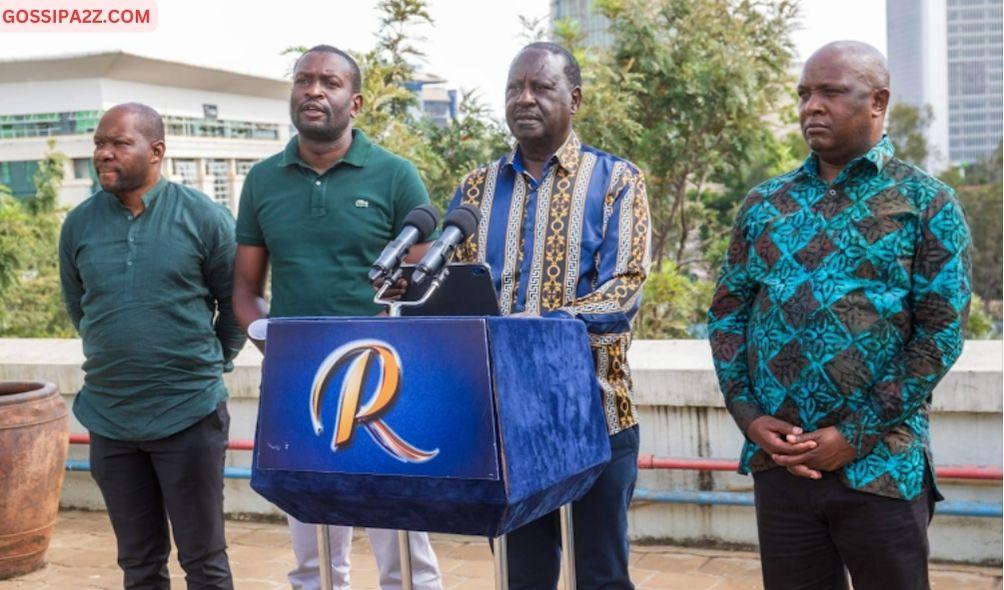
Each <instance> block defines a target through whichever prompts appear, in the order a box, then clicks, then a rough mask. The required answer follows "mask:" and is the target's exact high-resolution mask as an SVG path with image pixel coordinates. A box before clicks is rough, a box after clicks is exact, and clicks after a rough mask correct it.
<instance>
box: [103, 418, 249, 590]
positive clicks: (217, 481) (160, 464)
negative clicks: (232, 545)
mask: <svg viewBox="0 0 1004 590" xmlns="http://www.w3.org/2000/svg"><path fill="white" fill-rule="evenodd" d="M229 429H230V415H229V413H228V412H227V406H226V403H224V402H221V403H220V405H219V406H217V408H216V410H214V411H213V413H211V414H209V415H208V416H206V417H205V418H203V419H202V420H200V421H199V422H197V423H195V424H194V425H192V426H190V427H189V428H186V429H185V430H182V431H181V432H178V433H177V434H173V435H171V436H168V437H166V438H161V439H157V440H151V441H134V442H130V441H120V440H113V439H110V438H105V437H103V436H101V435H99V434H96V433H93V432H92V433H91V475H92V476H93V477H94V481H96V482H97V484H98V487H99V488H101V495H102V496H104V499H105V506H106V507H107V509H108V517H109V518H110V519H111V522H112V529H113V530H114V531H115V539H116V542H117V543H118V564H119V567H121V568H122V571H123V573H124V576H123V587H124V588H126V589H128V590H134V589H135V590H167V589H169V588H170V587H171V581H170V578H169V577H168V573H167V558H168V556H169V555H170V554H171V542H170V538H169V537H168V528H167V526H168V520H170V523H171V529H172V530H173V532H174V542H175V545H177V547H178V561H179V562H180V563H181V567H182V569H184V570H185V580H186V582H187V583H188V588H189V590H195V589H199V590H201V589H214V590H216V589H225V590H232V589H233V581H232V580H231V577H230V563H229V561H228V560H227V554H226V548H227V543H226V538H225V536H224V533H223V462H224V458H225V452H226V444H227V433H228V431H229Z"/></svg>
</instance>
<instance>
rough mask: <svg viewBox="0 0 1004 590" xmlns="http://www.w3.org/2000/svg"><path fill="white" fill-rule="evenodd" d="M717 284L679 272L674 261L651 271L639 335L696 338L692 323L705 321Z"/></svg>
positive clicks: (637, 327) (636, 328)
mask: <svg viewBox="0 0 1004 590" xmlns="http://www.w3.org/2000/svg"><path fill="white" fill-rule="evenodd" d="M713 290H714V284H713V283H712V282H711V281H708V280H703V279H696V278H693V277H690V276H687V275H685V274H683V273H681V272H680V270H679V269H678V268H677V267H676V264H674V263H673V262H672V261H667V262H666V263H665V264H663V265H662V268H661V269H659V270H657V271H653V272H652V273H650V274H649V276H648V280H647V281H646V282H645V293H644V299H643V303H642V307H641V309H640V310H639V311H638V316H637V318H636V319H635V324H634V335H635V337H636V338H648V339H658V338H693V337H694V336H695V334H694V333H693V331H692V330H693V326H695V325H699V324H701V323H703V322H704V320H705V314H706V313H707V311H708V303H709V302H710V301H711V294H712V291H713Z"/></svg>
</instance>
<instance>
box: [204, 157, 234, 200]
mask: <svg viewBox="0 0 1004 590" xmlns="http://www.w3.org/2000/svg"><path fill="white" fill-rule="evenodd" d="M228 169H229V166H228V164H227V161H226V160H206V174H207V175H210V176H212V177H213V194H212V197H213V200H214V201H216V202H217V203H222V204H223V205H225V206H227V207H230V174H229V170H228Z"/></svg>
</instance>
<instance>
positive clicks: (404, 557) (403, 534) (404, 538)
mask: <svg viewBox="0 0 1004 590" xmlns="http://www.w3.org/2000/svg"><path fill="white" fill-rule="evenodd" d="M449 274H450V270H449V268H448V267H447V266H443V268H442V270H440V271H439V272H438V273H436V276H434V277H432V283H431V284H430V285H429V288H428V289H426V291H425V293H424V294H423V295H422V297H421V298H420V299H418V300H417V301H401V300H394V299H384V293H386V292H387V289H389V288H390V287H391V285H393V284H394V283H396V282H397V281H398V279H399V278H401V269H400V268H399V269H397V271H395V272H394V274H392V275H391V276H390V277H389V278H387V279H386V280H384V282H383V285H381V287H380V290H378V291H377V293H376V295H374V296H373V303H376V304H377V305H385V306H386V307H387V315H388V316H389V317H392V318H399V317H401V309H402V308H405V307H420V306H422V305H425V302H426V301H428V300H429V298H430V297H432V294H433V293H435V292H436V290H438V289H439V287H440V286H441V285H442V284H443V281H445V280H446V277H447V276H449ZM397 547H398V553H400V555H401V590H413V589H414V587H415V586H414V580H413V575H412V567H411V538H410V535H409V534H408V531H401V530H399V531H398V532H397ZM327 558H328V564H329V566H328V567H329V568H330V563H331V554H330V553H329V554H328V556H327Z"/></svg>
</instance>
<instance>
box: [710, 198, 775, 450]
mask: <svg viewBox="0 0 1004 590" xmlns="http://www.w3.org/2000/svg"><path fill="white" fill-rule="evenodd" d="M759 200H762V198H761V197H760V196H759V195H758V194H757V193H751V194H750V195H748V196H747V197H746V200H745V202H744V203H743V206H742V207H741V208H740V210H739V214H738V215H737V216H736V221H735V225H734V226H733V228H732V235H731V237H730V239H729V248H728V251H727V253H726V255H725V261H724V263H723V265H722V268H721V271H720V273H719V275H718V284H717V285H716V287H715V294H714V297H713V298H712V301H711V309H710V310H708V339H709V340H710V342H711V353H712V358H713V360H714V363H715V373H716V374H717V375H718V383H719V385H720V386H721V390H722V394H723V395H724V397H725V407H726V409H728V411H729V414H731V415H732V418H733V419H734V420H735V421H736V424H737V425H738V426H739V430H740V431H741V432H742V433H743V434H744V435H745V434H746V429H747V428H749V425H750V424H751V423H752V422H753V421H754V420H756V419H757V418H759V417H760V416H763V415H765V414H766V412H764V410H763V408H761V407H760V404H759V403H758V402H757V401H756V398H754V397H753V388H752V381H751V378H750V374H749V368H748V366H747V362H746V358H747V342H746V330H747V326H748V324H749V317H750V310H751V309H752V307H753V302H754V300H755V298H756V296H757V292H758V289H757V283H756V281H755V280H754V279H753V278H752V275H751V273H750V272H749V269H748V266H747V265H748V263H749V256H750V244H749V241H748V239H747V236H746V212H747V211H748V210H749V208H750V207H751V206H752V205H753V203H754V202H756V201H759Z"/></svg>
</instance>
